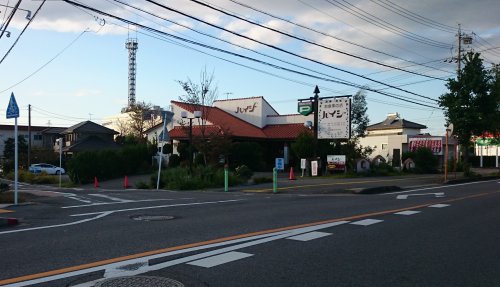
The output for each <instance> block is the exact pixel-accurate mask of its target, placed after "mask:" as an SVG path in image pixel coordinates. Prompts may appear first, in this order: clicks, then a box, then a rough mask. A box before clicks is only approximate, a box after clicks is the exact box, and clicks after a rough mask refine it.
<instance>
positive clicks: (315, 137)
mask: <svg viewBox="0 0 500 287" xmlns="http://www.w3.org/2000/svg"><path fill="white" fill-rule="evenodd" d="M318 102H319V88H318V86H316V88H314V101H313V105H314V106H313V109H314V159H315V160H316V156H317V152H318V151H317V149H318Z"/></svg>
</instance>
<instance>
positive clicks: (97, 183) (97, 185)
mask: <svg viewBox="0 0 500 287" xmlns="http://www.w3.org/2000/svg"><path fill="white" fill-rule="evenodd" d="M94 187H95V188H98V187H99V181H97V176H94Z"/></svg>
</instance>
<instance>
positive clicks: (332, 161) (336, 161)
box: [326, 155, 346, 171]
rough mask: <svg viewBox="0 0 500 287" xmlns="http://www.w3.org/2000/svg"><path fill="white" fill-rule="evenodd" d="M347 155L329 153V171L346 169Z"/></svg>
mask: <svg viewBox="0 0 500 287" xmlns="http://www.w3.org/2000/svg"><path fill="white" fill-rule="evenodd" d="M345 161H346V157H345V155H327V156H326V162H327V168H328V170H329V171H345Z"/></svg>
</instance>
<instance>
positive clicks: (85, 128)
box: [55, 121, 119, 154]
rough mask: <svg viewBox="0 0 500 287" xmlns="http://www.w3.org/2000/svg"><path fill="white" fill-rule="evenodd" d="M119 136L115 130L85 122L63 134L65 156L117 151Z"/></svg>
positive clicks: (66, 130)
mask: <svg viewBox="0 0 500 287" xmlns="http://www.w3.org/2000/svg"><path fill="white" fill-rule="evenodd" d="M117 134H118V132H117V131H115V130H112V129H109V128H107V127H104V126H101V125H99V124H96V123H94V122H92V121H84V122H81V123H78V124H76V125H73V126H71V127H69V128H67V129H65V130H64V131H62V132H61V135H62V136H63V137H64V146H63V148H62V151H63V152H64V153H65V154H74V153H77V152H79V151H88V150H101V149H117V148H119V146H118V145H117V144H116V142H115V141H114V136H115V135H117ZM55 148H56V149H57V150H58V149H59V147H55Z"/></svg>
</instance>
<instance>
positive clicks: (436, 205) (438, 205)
mask: <svg viewBox="0 0 500 287" xmlns="http://www.w3.org/2000/svg"><path fill="white" fill-rule="evenodd" d="M448 206H450V205H449V204H441V203H440V204H434V205H429V206H428V207H433V208H443V207H448Z"/></svg>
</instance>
